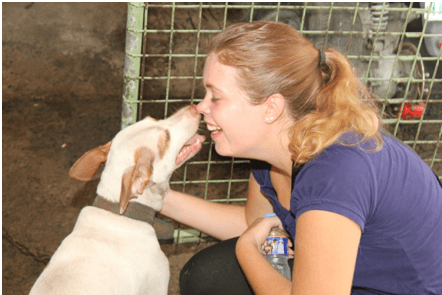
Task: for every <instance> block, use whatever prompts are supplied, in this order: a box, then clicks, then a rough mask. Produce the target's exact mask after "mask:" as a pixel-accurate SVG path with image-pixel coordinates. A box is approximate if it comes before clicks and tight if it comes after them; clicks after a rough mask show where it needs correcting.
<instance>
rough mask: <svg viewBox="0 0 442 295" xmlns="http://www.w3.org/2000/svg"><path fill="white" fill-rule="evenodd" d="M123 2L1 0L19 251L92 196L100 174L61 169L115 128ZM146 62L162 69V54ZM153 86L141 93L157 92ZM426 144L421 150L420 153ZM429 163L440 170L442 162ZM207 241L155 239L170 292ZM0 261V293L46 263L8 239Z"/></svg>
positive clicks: (7, 191)
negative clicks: (80, 175)
mask: <svg viewBox="0 0 442 295" xmlns="http://www.w3.org/2000/svg"><path fill="white" fill-rule="evenodd" d="M126 8H127V4H126V3H35V4H32V3H3V4H2V53H3V59H2V70H3V71H2V79H3V80H2V81H3V83H2V105H3V116H2V118H3V121H2V123H3V125H2V152H3V155H2V160H3V163H2V164H3V165H2V169H3V177H2V182H3V190H2V193H3V194H2V197H3V200H2V206H3V207H2V225H3V229H4V230H6V232H7V234H9V235H10V236H11V237H12V238H13V239H15V240H16V241H17V242H19V243H20V244H22V245H24V246H25V247H26V248H25V249H24V250H26V249H29V250H31V251H32V252H35V253H37V254H38V255H52V254H53V252H54V251H55V250H56V249H57V247H58V246H59V244H60V242H61V241H62V240H63V239H64V238H65V237H66V236H67V235H68V234H69V233H70V232H71V231H72V228H73V226H74V224H75V221H76V219H77V216H78V213H79V212H80V210H81V209H82V208H83V207H84V206H86V205H90V204H92V202H93V199H94V198H95V190H96V186H97V184H98V180H97V179H96V180H94V181H92V182H90V183H86V184H85V183H81V182H78V181H75V180H72V179H70V178H69V176H68V171H69V169H70V167H71V166H72V164H73V163H74V162H75V161H76V160H77V159H78V158H79V157H80V156H81V155H82V154H83V153H84V152H85V151H87V150H89V149H91V148H94V147H96V146H98V145H101V144H103V143H106V142H108V141H109V140H110V139H112V138H113V136H114V135H115V134H116V133H117V132H118V131H119V130H120V122H121V105H122V93H123V66H124V49H125V28H126ZM213 18H214V19H215V20H216V19H218V16H217V15H214V16H213ZM219 19H220V20H221V19H222V18H219ZM192 23H193V22H192V20H190V21H189V22H188V23H187V24H190V25H191V24H192ZM212 23H213V20H212ZM177 44H180V45H182V44H184V43H182V42H181V43H180V42H177ZM152 46H155V47H158V46H161V45H160V44H153V43H152ZM191 46H194V45H192V44H191ZM158 48H159V47H158ZM158 50H159V49H158ZM199 66H200V67H201V63H199ZM150 68H151V69H158V71H159V69H164V61H163V60H162V59H158V61H156V62H153V63H152V64H151V65H150ZM200 70H201V69H199V71H200ZM178 74H182V73H178ZM154 86H155V85H153V86H149V85H147V86H146V91H150V92H151V93H152V95H154V94H155V93H156V92H155V91H156V88H155V87H154ZM149 87H151V88H149ZM176 87H177V88H179V87H182V86H181V85H179V84H177V86H176ZM435 87H436V86H435ZM438 87H439V92H438V93H439V94H438V97H437V98H438V99H441V98H442V96H441V95H440V93H441V91H440V88H441V87H440V85H439V86H438ZM173 89H174V88H172V90H173ZM189 93H190V91H189ZM435 98H436V97H435ZM436 106H437V108H432V109H431V113H428V114H429V117H428V119H433V118H439V117H440V115H441V111H442V107H441V104H440V103H439V104H438V105H436ZM407 128H409V129H410V128H411V129H413V127H407ZM439 128H440V125H438V126H434V127H432V130H431V132H428V133H427V134H426V136H427V137H428V138H426V139H434V138H435V137H434V136H437V134H438V132H439V130H440V129H439ZM411 129H410V130H411ZM433 129H434V130H433ZM410 130H408V131H410ZM414 131H415V130H414V129H413V130H411V131H410V132H408V133H410V134H408V135H407V129H400V131H399V135H401V137H402V139H407V140H410V139H412V138H413V137H412V133H413V132H414ZM419 149H421V150H419ZM433 150H434V148H432V147H430V146H427V147H418V152H419V153H421V154H422V155H423V156H425V157H428V156H429V155H430V154H431V152H432V151H433ZM439 152H441V149H439ZM438 158H440V157H438ZM435 170H436V172H437V173H438V174H439V175H441V174H442V165H438V166H437V167H436V169H435ZM243 189H244V188H243V187H241V188H238V190H242V191H243ZM6 232H5V231H3V234H6ZM208 245H209V244H202V245H195V244H181V245H176V246H175V245H163V246H162V248H163V250H164V252H165V253H166V255H167V256H168V258H169V262H170V267H171V281H170V286H169V294H179V289H178V276H179V271H180V269H181V268H182V266H183V265H184V263H185V262H186V261H187V260H188V259H189V258H190V257H191V256H192V255H193V254H194V253H196V252H197V251H199V250H201V249H203V248H205V247H207V246H208ZM2 258H3V259H2V274H3V275H2V293H3V294H6V295H9V294H28V293H29V290H30V288H31V287H32V285H33V283H34V281H35V280H36V279H37V277H38V276H39V274H40V273H41V272H42V270H43V268H44V266H45V265H44V264H43V263H40V262H37V261H35V260H34V259H33V258H32V257H30V256H25V255H23V254H22V253H21V252H20V251H19V250H18V249H17V248H16V247H14V246H13V245H12V244H11V243H10V242H9V241H8V240H7V239H5V238H3V239H2Z"/></svg>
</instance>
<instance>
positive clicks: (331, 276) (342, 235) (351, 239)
mask: <svg viewBox="0 0 442 295" xmlns="http://www.w3.org/2000/svg"><path fill="white" fill-rule="evenodd" d="M274 219H275V218H265V219H264V220H261V221H258V222H256V223H254V224H253V225H252V226H250V228H249V229H248V230H247V231H246V232H244V234H243V235H242V236H241V237H240V239H239V240H238V243H237V247H236V253H237V257H238V261H239V263H240V265H241V267H242V269H243V271H244V273H245V275H246V277H247V279H248V280H249V283H250V285H251V286H252V288H253V290H254V291H255V293H256V294H273V293H275V292H276V291H277V292H278V294H296V295H304V294H332V295H333V294H339V295H342V294H350V292H351V286H352V280H353V274H354V269H355V264H356V256H357V251H358V247H359V240H360V238H361V228H360V227H359V225H358V224H356V223H355V222H354V221H352V220H350V219H348V218H347V217H345V216H342V215H339V214H336V213H332V212H328V211H319V210H312V211H307V212H305V213H303V214H302V215H301V216H300V217H299V218H298V221H297V224H296V237H295V260H294V270H293V278H292V282H289V281H288V280H286V279H285V278H284V277H283V276H282V275H281V274H279V273H278V272H277V271H276V270H273V269H272V267H271V265H270V263H268V262H267V260H266V259H265V258H264V257H263V256H262V254H261V253H260V249H259V248H260V246H261V245H262V243H263V242H264V240H265V238H266V236H267V235H268V233H269V232H270V229H271V228H272V227H273V226H275V225H276V224H280V221H279V220H278V221H277V222H276V223H275V221H274ZM276 219H277V218H276ZM272 220H273V221H272Z"/></svg>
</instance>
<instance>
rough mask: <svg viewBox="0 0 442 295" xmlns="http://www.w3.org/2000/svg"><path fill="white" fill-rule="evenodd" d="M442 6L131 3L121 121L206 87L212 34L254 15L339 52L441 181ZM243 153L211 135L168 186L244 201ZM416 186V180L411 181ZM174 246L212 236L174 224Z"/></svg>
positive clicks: (160, 110)
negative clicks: (225, 149) (228, 154)
mask: <svg viewBox="0 0 442 295" xmlns="http://www.w3.org/2000/svg"><path fill="white" fill-rule="evenodd" d="M441 11H442V4H441V3H437V2H426V3H423V2H422V3H406V4H404V3H401V2H395V3H369V2H364V3H356V2H355V3H343V2H339V3H313V2H312V3H310V2H309V3H279V2H278V3H274V2H271V3H262V2H259V3H249V2H236V3H230V2H229V3H219V2H216V3H206V2H203V3H190V4H184V3H170V2H169V3H159V2H155V3H131V2H130V3H128V16H127V32H126V61H125V69H124V94H123V111H122V128H124V127H125V126H128V125H130V124H133V123H135V122H136V121H138V120H140V119H141V118H143V117H145V116H147V115H150V116H152V117H155V118H158V119H161V118H165V117H168V116H169V115H171V114H172V113H173V112H174V111H175V110H177V109H178V108H180V107H181V106H183V105H187V104H196V103H198V102H200V101H201V100H202V98H203V97H204V94H205V90H204V86H203V85H202V72H203V66H204V60H205V57H206V56H207V46H208V43H209V41H210V39H211V38H212V37H213V36H214V35H216V33H218V32H220V31H221V30H223V29H224V28H226V27H227V26H229V25H232V24H235V23H238V22H249V21H256V20H270V21H280V22H284V23H286V24H289V25H291V26H293V27H295V28H296V29H297V30H298V31H300V32H301V33H302V34H304V35H305V36H306V37H307V38H308V39H309V40H311V41H312V42H313V43H314V44H315V45H316V47H317V48H324V49H326V48H333V49H336V50H338V51H340V52H341V53H342V54H344V55H345V56H346V57H347V58H348V59H349V60H350V61H351V62H352V64H353V66H354V67H355V69H356V71H357V73H358V75H359V77H360V79H361V80H362V81H363V82H364V83H366V85H367V86H368V87H369V89H370V90H371V91H372V92H373V93H374V94H375V95H376V96H377V97H378V98H379V103H380V107H381V109H382V111H383V121H384V124H385V126H386V128H387V129H388V130H389V131H390V132H391V133H393V134H394V135H395V136H397V137H398V138H399V139H401V140H402V141H404V142H405V143H406V144H408V145H410V146H411V147H412V148H413V149H414V150H415V151H416V152H417V153H418V154H419V155H420V156H421V158H422V159H423V160H424V161H425V162H426V163H428V165H429V166H430V167H431V168H432V169H433V170H434V171H435V172H436V174H437V175H438V176H439V178H442V163H441V162H442V150H441V148H440V141H441V135H442V86H441V84H442V83H441V82H442V70H441V69H440V67H441V66H440V59H441V46H442V14H441ZM249 175H250V167H249V162H248V160H245V159H235V158H225V157H222V156H219V155H218V154H217V153H216V152H215V150H214V148H213V143H212V142H211V141H210V140H209V141H206V142H205V144H204V145H203V149H202V150H201V151H200V153H199V154H198V155H197V157H195V158H193V159H192V160H191V161H189V162H188V163H187V164H186V165H185V166H183V167H182V168H181V169H180V170H179V171H177V172H176V173H175V174H174V175H173V177H172V179H171V188H172V189H174V190H178V191H182V192H185V193H188V194H191V195H194V196H197V197H201V198H204V199H207V200H211V201H213V202H224V203H236V204H242V203H244V202H245V196H246V192H247V183H248V179H249ZM417 185H419V184H417ZM174 226H175V229H176V230H175V237H174V239H175V243H184V242H199V241H207V240H210V237H207V236H205V235H204V234H202V233H200V232H198V231H196V230H194V229H189V228H186V227H185V226H184V225H182V224H178V223H174Z"/></svg>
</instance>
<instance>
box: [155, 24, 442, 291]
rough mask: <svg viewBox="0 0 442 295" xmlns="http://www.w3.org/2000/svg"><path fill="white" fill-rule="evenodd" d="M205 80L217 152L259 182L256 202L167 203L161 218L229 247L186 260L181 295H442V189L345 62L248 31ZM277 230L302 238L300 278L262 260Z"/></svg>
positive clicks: (235, 33)
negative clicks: (246, 165)
mask: <svg viewBox="0 0 442 295" xmlns="http://www.w3.org/2000/svg"><path fill="white" fill-rule="evenodd" d="M203 81H204V85H205V87H206V90H207V94H206V96H205V97H204V100H203V101H202V102H201V103H200V104H199V105H198V106H197V109H198V111H199V112H200V113H202V114H203V115H204V120H205V123H206V124H207V126H208V129H209V130H211V131H212V133H211V136H212V139H213V141H214V143H215V147H216V150H217V152H218V153H219V154H221V155H223V156H234V157H241V158H249V159H251V160H252V161H251V163H252V175H251V176H250V183H249V190H248V196H247V202H246V205H245V207H241V206H235V205H226V204H217V203H210V202H207V201H205V200H202V199H199V198H195V197H192V196H188V195H185V194H182V193H179V192H174V191H170V192H169V193H168V195H167V196H166V198H165V200H164V204H163V209H162V211H161V213H162V214H164V215H166V216H169V217H171V218H174V219H176V220H178V221H180V222H182V223H185V224H187V225H190V226H192V227H194V228H197V229H199V230H200V231H202V232H205V233H207V234H209V235H211V236H213V237H216V238H219V239H220V240H223V241H222V242H220V243H218V244H216V245H215V246H212V247H210V248H208V249H206V250H204V251H202V252H200V253H198V254H197V255H196V256H195V257H193V258H192V259H191V260H190V261H189V262H188V263H187V265H186V266H185V267H184V269H183V271H182V273H181V278H180V284H181V294H251V293H253V292H254V293H256V294H350V293H351V294H442V189H441V186H440V183H439V182H438V179H437V178H436V177H435V175H434V174H433V172H432V171H431V169H430V168H429V167H428V166H427V165H426V164H425V163H424V162H423V161H422V160H421V159H420V158H419V157H418V156H417V155H416V154H415V153H414V152H413V151H412V150H410V149H409V148H407V147H406V146H404V145H403V144H401V143H399V142H398V141H396V140H395V139H393V138H390V137H387V136H385V135H383V134H382V133H381V131H382V128H381V126H380V124H381V119H380V116H379V112H378V110H377V108H376V106H375V104H374V103H373V101H372V98H371V97H370V95H369V93H368V91H367V89H366V88H365V87H364V85H363V84H362V83H361V82H360V81H359V80H358V79H357V78H356V76H355V74H354V73H353V72H352V70H351V66H350V64H349V63H348V61H347V60H346V59H345V58H344V57H343V56H342V55H341V54H339V53H338V52H336V51H334V50H331V49H329V50H327V51H326V53H324V52H322V51H320V50H318V49H316V48H315V47H314V46H313V44H312V43H310V42H309V41H308V40H307V39H305V38H304V37H303V36H302V35H301V34H299V33H298V32H297V31H296V30H295V29H293V28H291V27H290V26H288V25H284V24H281V23H273V22H253V23H247V24H237V25H234V26H232V27H229V28H227V29H226V30H225V31H223V32H221V33H220V34H218V35H217V36H216V37H215V38H214V39H213V40H212V42H211V44H210V54H209V55H208V58H207V61H206V65H205V69H204V80H203ZM416 183H419V186H416V185H415V184H416ZM270 212H275V213H276V215H277V217H270V218H265V219H262V217H263V216H264V215H265V214H266V213H270ZM274 226H281V227H283V228H284V229H285V230H286V231H287V232H288V233H289V234H290V235H291V237H292V238H293V240H294V260H292V261H291V263H293V264H291V267H292V268H293V277H292V281H289V280H287V279H285V278H284V277H283V276H282V275H280V274H279V273H278V272H277V271H276V270H275V269H273V268H272V266H271V265H270V264H269V263H268V262H267V261H266V259H265V258H264V257H263V256H262V254H261V253H260V247H261V245H262V244H263V243H264V241H265V238H266V237H267V235H268V234H269V232H270V229H271V228H272V227H274ZM237 237H239V238H237ZM224 240H225V241H224Z"/></svg>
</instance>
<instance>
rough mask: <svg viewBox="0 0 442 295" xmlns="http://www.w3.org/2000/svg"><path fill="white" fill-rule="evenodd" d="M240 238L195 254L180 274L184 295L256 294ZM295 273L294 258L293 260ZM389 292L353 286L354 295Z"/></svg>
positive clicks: (291, 262)
mask: <svg viewBox="0 0 442 295" xmlns="http://www.w3.org/2000/svg"><path fill="white" fill-rule="evenodd" d="M237 240H238V238H234V239H230V240H226V241H223V242H219V243H217V244H215V245H213V246H211V247H209V248H206V249H204V250H202V251H201V252H199V253H197V254H195V256H193V257H192V258H191V259H190V260H189V261H188V262H187V263H186V265H185V266H184V267H183V269H182V270H181V275H180V288H181V295H188V294H191V295H198V294H211V295H218V294H228V295H236V294H238V295H239V294H241V295H245V294H253V291H252V288H251V287H250V285H249V284H248V282H247V279H246V277H245V276H244V273H243V272H242V270H241V267H240V266H239V264H238V261H237V260H236V255H235V246H236V241H237ZM289 266H290V269H291V270H292V271H293V259H289ZM359 294H364V295H365V294H378V295H386V294H388V293H385V292H381V291H377V290H371V289H366V288H358V287H353V289H352V295H359Z"/></svg>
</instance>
